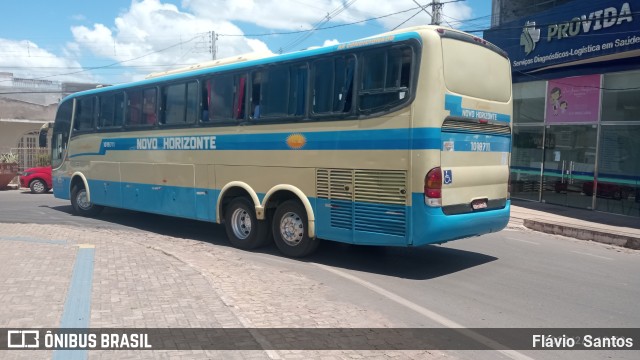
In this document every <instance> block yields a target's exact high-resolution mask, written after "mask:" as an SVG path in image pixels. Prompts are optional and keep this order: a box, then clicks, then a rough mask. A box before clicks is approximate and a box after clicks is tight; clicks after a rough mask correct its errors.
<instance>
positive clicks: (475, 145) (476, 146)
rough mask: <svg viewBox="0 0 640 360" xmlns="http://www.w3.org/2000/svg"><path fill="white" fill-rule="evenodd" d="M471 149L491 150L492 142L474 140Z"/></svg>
mask: <svg viewBox="0 0 640 360" xmlns="http://www.w3.org/2000/svg"><path fill="white" fill-rule="evenodd" d="M471 151H491V143H488V142H480V141H472V142H471Z"/></svg>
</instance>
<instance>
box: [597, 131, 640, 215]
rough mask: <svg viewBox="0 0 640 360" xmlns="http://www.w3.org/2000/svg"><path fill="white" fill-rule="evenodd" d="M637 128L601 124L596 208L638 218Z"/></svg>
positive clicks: (639, 136)
mask: <svg viewBox="0 0 640 360" xmlns="http://www.w3.org/2000/svg"><path fill="white" fill-rule="evenodd" d="M639 148H640V125H603V126H602V129H601V134H600V156H599V158H598V168H599V171H598V181H597V188H596V191H597V200H596V209H598V210H601V211H606V212H612V213H618V214H623V215H629V216H640V152H638V151H637V149H639Z"/></svg>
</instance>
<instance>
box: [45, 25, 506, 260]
mask: <svg viewBox="0 0 640 360" xmlns="http://www.w3.org/2000/svg"><path fill="white" fill-rule="evenodd" d="M511 113H512V97H511V72H510V67H509V60H508V59H507V57H506V55H505V53H504V52H503V51H501V50H500V49H498V48H497V47H495V46H494V45H492V44H490V43H488V42H487V41H484V40H482V39H480V38H477V37H474V36H472V35H468V34H465V33H463V32H459V31H456V30H452V29H447V28H442V27H432V26H422V27H415V28H408V29H404V30H398V31H394V32H390V33H385V34H382V35H379V36H375V37H370V38H366V39H363V40H359V41H353V42H348V43H344V44H339V45H335V46H328V47H324V48H320V49H313V50H306V51H300V52H296V53H290V54H284V55H278V56H267V57H251V56H238V57H236V58H230V59H223V60H218V61H213V62H210V63H206V64H200V65H197V66H193V67H191V68H188V69H180V70H176V71H170V72H167V73H160V74H152V75H150V76H149V77H147V79H145V80H142V81H138V82H134V83H129V84H124V85H117V86H109V87H103V88H98V89H94V90H89V91H85V92H81V93H76V94H73V95H71V96H68V97H66V98H65V99H64V100H62V102H61V103H60V105H59V109H58V113H57V115H56V119H55V124H54V125H53V136H52V162H53V169H54V174H53V182H54V185H53V186H54V193H55V196H56V197H58V198H62V199H70V200H71V203H72V205H73V208H74V210H75V211H76V212H77V213H78V214H80V215H85V216H96V215H97V214H98V213H99V212H100V210H101V209H102V208H103V207H105V206H110V207H115V208H125V209H132V210H138V211H146V212H152V213H157V214H163V215H171V216H177V217H183V218H189V219H197V220H202V221H209V222H215V223H220V224H224V226H225V227H226V231H227V234H228V237H229V241H230V242H231V244H232V245H234V246H236V247H238V248H242V249H252V248H256V247H259V246H262V245H265V244H267V243H269V242H271V241H275V243H276V245H277V246H278V248H279V249H280V250H281V251H282V253H284V254H285V255H287V256H292V257H297V256H304V255H307V254H309V253H311V252H312V251H314V250H315V249H316V247H317V245H318V242H319V241H320V239H325V240H332V241H339V242H346V243H352V244H366V245H384V246H421V245H425V244H434V243H435V244H437V243H443V242H447V241H450V240H455V239H461V238H465V237H470V236H477V235H481V234H485V233H490V232H495V231H499V230H501V229H503V228H504V227H505V226H506V224H507V222H508V219H509V209H510V200H509V193H508V178H509V160H510V159H509V157H510V147H511Z"/></svg>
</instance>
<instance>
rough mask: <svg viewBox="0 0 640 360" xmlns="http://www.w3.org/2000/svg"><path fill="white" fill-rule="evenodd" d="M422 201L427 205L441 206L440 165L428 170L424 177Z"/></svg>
mask: <svg viewBox="0 0 640 360" xmlns="http://www.w3.org/2000/svg"><path fill="white" fill-rule="evenodd" d="M424 203H425V204H427V205H429V206H433V207H436V206H442V170H441V169H440V167H436V168H433V169H431V170H429V172H428V173H427V176H425V177H424Z"/></svg>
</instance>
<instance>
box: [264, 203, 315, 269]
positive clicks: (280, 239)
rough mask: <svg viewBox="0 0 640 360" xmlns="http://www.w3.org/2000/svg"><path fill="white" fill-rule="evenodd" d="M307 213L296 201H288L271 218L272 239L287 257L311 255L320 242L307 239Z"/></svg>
mask: <svg viewBox="0 0 640 360" xmlns="http://www.w3.org/2000/svg"><path fill="white" fill-rule="evenodd" d="M308 227H309V222H308V221H307V212H306V210H305V208H304V206H302V204H300V202H299V201H297V200H288V201H285V202H284V203H282V204H281V205H280V206H278V208H277V209H276V212H275V215H274V217H273V237H274V240H275V243H276V245H277V246H278V249H280V251H281V252H282V253H283V254H284V255H286V256H289V257H303V256H307V255H309V254H311V253H313V252H314V251H315V250H316V249H317V248H318V243H319V242H320V241H319V240H318V239H316V238H309V231H308V230H309V229H308Z"/></svg>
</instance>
